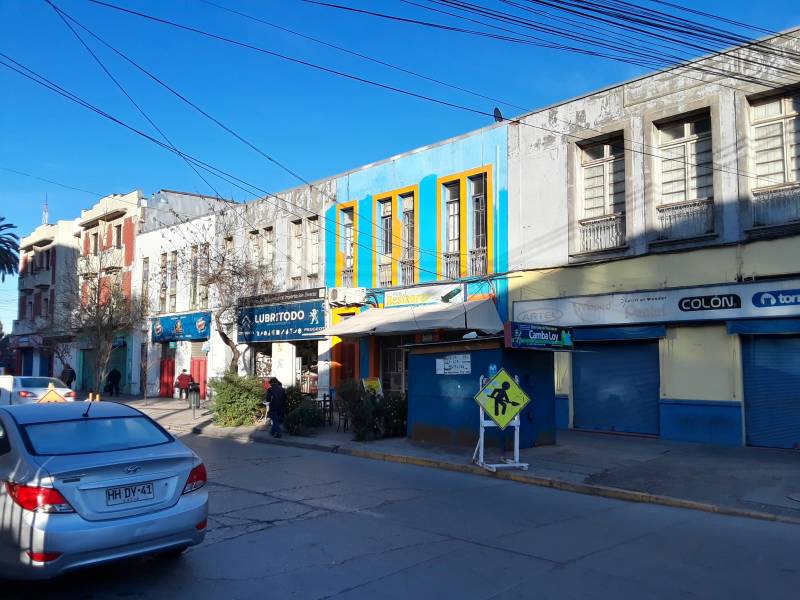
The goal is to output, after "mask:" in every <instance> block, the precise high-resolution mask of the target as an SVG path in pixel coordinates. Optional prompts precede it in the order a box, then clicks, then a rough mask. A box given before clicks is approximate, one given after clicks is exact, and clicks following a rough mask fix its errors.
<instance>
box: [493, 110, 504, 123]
mask: <svg viewBox="0 0 800 600" xmlns="http://www.w3.org/2000/svg"><path fill="white" fill-rule="evenodd" d="M504 120H505V119H504V118H503V113H501V112H500V109H499V108H497V107H496V106H495V107H494V122H495V123H500V122H502V121H504Z"/></svg>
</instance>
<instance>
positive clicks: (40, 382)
mask: <svg viewBox="0 0 800 600" xmlns="http://www.w3.org/2000/svg"><path fill="white" fill-rule="evenodd" d="M51 383H52V384H53V387H60V388H63V387H67V386H66V385H64V384H63V383H62V381H61V380H60V379H56V378H55V377H20V378H19V386H20V387H24V388H26V387H30V388H46V387H47V386H48V385H50V384H51Z"/></svg>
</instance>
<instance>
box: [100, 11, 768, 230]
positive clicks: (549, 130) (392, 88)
mask: <svg viewBox="0 0 800 600" xmlns="http://www.w3.org/2000/svg"><path fill="white" fill-rule="evenodd" d="M88 1H89V2H92V3H94V4H98V5H101V6H105V7H107V8H111V9H114V10H118V11H121V12H125V13H128V14H132V15H135V16H138V17H141V18H144V19H147V20H151V21H155V22H159V23H162V24H164V25H168V26H171V27H176V28H178V29H183V30H187V31H191V32H194V33H197V34H199V35H203V36H207V37H211V38H213V39H217V40H219V41H223V42H226V43H231V44H234V45H236V46H239V47H244V48H248V49H250V50H253V51H256V52H260V53H264V54H267V55H271V56H276V57H278V58H285V59H287V60H289V61H290V62H295V63H299V64H301V65H304V66H309V67H312V68H315V69H321V70H323V71H326V72H328V73H331V74H333V75H339V76H342V77H344V78H347V79H351V80H355V81H357V82H360V83H366V84H368V85H372V86H376V87H378V88H382V89H386V90H388V91H393V92H397V93H400V94H403V95H407V96H411V97H414V98H417V99H420V100H425V101H428V102H432V103H435V104H439V105H444V106H448V107H450V108H456V109H458V110H462V111H465V112H470V113H473V114H478V115H482V116H486V117H490V118H492V119H494V118H495V115H494V113H493V112H489V111H484V110H481V109H477V108H473V107H469V106H465V105H461V104H457V103H454V102H449V101H445V100H441V99H438V98H435V97H432V96H427V95H424V94H418V93H415V92H410V91H408V90H404V89H401V88H397V87H395V86H391V85H387V84H383V83H380V82H376V81H373V80H368V79H365V78H363V77H358V76H355V75H351V74H349V73H344V72H342V71H337V70H335V69H329V68H327V67H322V66H320V65H316V64H314V63H310V62H308V61H303V60H299V59H295V58H292V57H286V56H285V55H282V54H279V53H275V52H272V51H271V50H267V49H265V48H260V47H258V46H253V45H252V44H248V43H245V42H240V41H237V40H232V39H230V38H226V37H224V36H219V35H216V34H213V33H210V32H206V31H203V30H200V29H197V28H194V27H189V26H187V25H182V24H180V23H175V22H173V21H168V20H166V19H161V18H159V17H154V16H152V15H148V14H145V13H140V12H137V11H133V10H129V9H127V8H122V7H118V6H115V5H113V4H109V3H107V2H103V1H102V0H88ZM302 1H303V2H310V3H313V4H325V3H321V2H318V1H317V0H302ZM523 118H524V117H521V118H516V119H508V118H503V121H504V122H506V123H514V124H518V125H522V126H525V127H531V128H534V129H539V130H541V131H545V132H547V133H553V134H557V135H563V136H566V137H570V138H572V139H575V140H579V141H591V139H592V138H591V137H581V136H579V135H575V134H572V133H568V132H563V131H559V130H556V129H552V128H549V127H544V126H541V125H536V124H534V123H528V122H526V121H523V120H522V119H523ZM571 125H572V126H574V127H575V128H576V129H588V128H586V127H582V126H581V125H578V124H574V123H571ZM625 141H628V142H630V143H635V144H639V145H642V146H645V147H646V146H647V145H646V144H643V143H641V142H636V141H633V140H625ZM625 150H629V151H631V152H636V153H639V154H643V155H645V156H651V157H654V158H658V159H664V160H669V161H671V162H673V163H675V164H683V165H687V166H692V167H699V168H702V169H708V168H710V169H711V170H712V171H719V172H722V173H728V174H733V175H741V176H744V177H747V178H751V179H756V180H759V181H769V179H768V178H766V177H763V176H758V175H756V174H752V173H746V172H743V171H739V170H734V169H727V168H723V167H719V166H718V165H715V164H713V163H712V166H711V167H708V166H706V165H699V164H697V163H693V162H690V161H686V160H682V159H679V158H673V157H665V156H662V155H659V154H653V153H650V152H646V151H644V150H637V149H633V148H628V147H625ZM776 183H777V182H776ZM372 237H375V236H372Z"/></svg>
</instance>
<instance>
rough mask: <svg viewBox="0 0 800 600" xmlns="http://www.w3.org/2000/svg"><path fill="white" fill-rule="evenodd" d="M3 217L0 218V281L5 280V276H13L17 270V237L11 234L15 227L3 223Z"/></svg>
mask: <svg viewBox="0 0 800 600" xmlns="http://www.w3.org/2000/svg"><path fill="white" fill-rule="evenodd" d="M5 220H6V218H5V217H0V281H5V280H6V275H14V274H16V273H17V270H18V269H19V236H18V235H17V234H16V233H12V232H11V230H12V229H16V228H17V226H16V225H12V224H11V223H4V221H5Z"/></svg>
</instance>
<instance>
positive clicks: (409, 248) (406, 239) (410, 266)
mask: <svg viewBox="0 0 800 600" xmlns="http://www.w3.org/2000/svg"><path fill="white" fill-rule="evenodd" d="M400 203H401V205H402V210H403V240H402V248H401V255H400V283H401V284H403V285H405V284H408V283H414V196H413V194H411V195H408V196H400Z"/></svg>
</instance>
